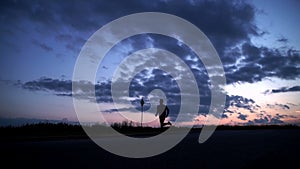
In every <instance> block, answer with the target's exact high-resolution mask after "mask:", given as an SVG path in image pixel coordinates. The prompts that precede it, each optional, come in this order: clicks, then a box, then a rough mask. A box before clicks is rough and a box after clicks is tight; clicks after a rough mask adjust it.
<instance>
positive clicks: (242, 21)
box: [0, 0, 300, 83]
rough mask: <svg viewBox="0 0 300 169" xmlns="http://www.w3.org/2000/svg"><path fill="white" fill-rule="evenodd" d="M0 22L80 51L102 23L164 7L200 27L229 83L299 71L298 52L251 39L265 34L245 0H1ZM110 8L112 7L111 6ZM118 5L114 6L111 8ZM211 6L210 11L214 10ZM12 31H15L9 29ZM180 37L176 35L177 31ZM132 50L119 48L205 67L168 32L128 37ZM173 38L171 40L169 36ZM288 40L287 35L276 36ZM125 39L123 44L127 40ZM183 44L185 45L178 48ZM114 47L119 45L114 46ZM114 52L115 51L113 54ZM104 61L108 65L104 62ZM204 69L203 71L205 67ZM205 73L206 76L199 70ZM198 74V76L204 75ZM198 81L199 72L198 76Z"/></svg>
mask: <svg viewBox="0 0 300 169" xmlns="http://www.w3.org/2000/svg"><path fill="white" fill-rule="evenodd" d="M0 6H1V10H0V14H1V16H2V17H1V20H0V23H2V24H1V25H3V26H4V28H3V31H1V32H0V35H3V34H6V33H5V32H7V31H4V30H11V31H12V32H17V31H19V30H18V29H16V28H18V27H24V25H22V24H24V22H28V23H30V25H31V27H33V29H31V27H30V29H31V30H36V31H37V32H38V33H40V35H41V36H42V37H43V38H42V39H43V40H44V39H46V37H49V38H53V37H54V39H55V40H57V41H58V42H59V43H63V45H64V46H65V48H66V49H68V50H70V51H73V52H76V53H78V52H79V50H80V49H81V47H82V45H83V44H84V42H85V41H86V39H87V38H88V37H89V36H90V35H91V34H92V33H94V32H95V31H96V30H98V29H99V28H100V27H101V26H103V25H104V24H106V23H108V22H110V21H112V20H114V19H117V18H119V17H121V16H124V15H128V14H132V13H137V12H147V11H154V12H164V13H170V14H174V15H177V16H179V17H182V18H184V19H186V20H188V21H189V22H191V23H192V24H194V25H195V26H197V27H198V28H200V29H201V30H202V31H203V32H204V33H205V34H206V35H207V36H208V38H209V39H210V40H211V42H212V44H213V45H214V46H215V48H216V50H217V52H218V53H219V55H220V59H221V61H222V63H223V65H224V69H225V73H226V78H227V83H237V82H249V83H255V82H257V81H261V80H262V79H263V78H266V77H278V78H282V79H296V78H298V77H299V75H300V70H299V68H298V65H299V64H300V59H299V56H300V55H299V52H298V51H296V50H294V49H292V48H290V47H288V46H286V50H282V51H279V50H278V49H272V48H268V47H264V46H260V47H258V46H255V45H254V44H253V43H251V40H250V39H251V38H252V37H253V36H263V35H264V31H263V30H260V29H259V28H258V27H257V25H256V23H255V19H256V18H255V16H256V12H257V9H256V8H255V7H254V6H253V5H251V4H250V3H248V2H246V1H206V0H203V1H201V0H199V1H193V3H192V2H191V1H173V0H171V1H151V2H148V1H135V0H133V1H128V2H124V1H122V0H117V1H104V0H100V1H96V0H95V1H90V2H89V3H85V2H82V1H72V3H70V2H68V1H66V2H65V1H64V2H61V1H55V0H54V1H47V2H35V3H31V2H30V1H11V2H1V4H0ZM112 9H113V10H112ZM113 11H118V12H113ZM212 11H213V12H212ZM12 34H14V33H12ZM179 38H180V37H179ZM130 39H131V41H127V42H126V43H130V44H132V46H133V49H132V50H129V51H128V48H122V45H121V46H119V47H120V49H119V50H121V51H120V52H121V53H122V51H126V52H123V53H127V54H128V53H130V52H134V51H137V50H139V49H142V48H145V47H149V46H154V47H158V48H165V49H168V50H170V51H172V52H174V53H175V54H177V55H181V58H182V59H183V60H184V61H185V62H186V63H188V65H189V66H191V68H192V71H193V72H194V73H195V74H198V73H199V72H200V73H204V72H203V71H202V69H203V68H204V67H203V64H202V63H201V62H200V61H199V60H197V59H194V58H196V57H195V55H194V54H193V53H192V52H191V51H190V50H189V48H188V47H185V46H182V45H181V43H179V42H178V41H175V43H169V42H170V38H166V37H163V36H158V35H148V36H141V37H134V38H130ZM173 41H174V40H173ZM279 41H281V42H285V41H287V39H285V38H281V39H279ZM33 43H35V45H37V46H39V47H41V48H42V49H43V50H46V51H56V48H54V47H50V46H49V45H47V44H46V43H45V42H44V41H43V42H38V41H35V42H33ZM126 43H124V45H125V44H126ZM178 48H183V50H182V49H181V50H178ZM116 50H117V49H116ZM116 55H117V54H116ZM105 66H107V65H105ZM204 74H205V73H204ZM203 77H204V76H203ZM203 77H201V78H202V79H201V80H205V79H204V78H203ZM197 80H199V81H200V77H198V78H197Z"/></svg>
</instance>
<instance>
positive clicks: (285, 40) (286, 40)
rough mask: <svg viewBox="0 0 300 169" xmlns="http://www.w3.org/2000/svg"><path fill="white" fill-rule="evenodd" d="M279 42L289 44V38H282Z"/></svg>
mask: <svg viewBox="0 0 300 169" xmlns="http://www.w3.org/2000/svg"><path fill="white" fill-rule="evenodd" d="M277 41H278V42H282V43H287V42H288V41H289V40H288V39H287V38H284V37H282V38H279V39H277Z"/></svg>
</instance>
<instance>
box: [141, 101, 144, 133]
mask: <svg viewBox="0 0 300 169" xmlns="http://www.w3.org/2000/svg"><path fill="white" fill-rule="evenodd" d="M144 103H145V102H144V99H143V98H142V100H141V107H142V115H141V127H143V112H144Z"/></svg>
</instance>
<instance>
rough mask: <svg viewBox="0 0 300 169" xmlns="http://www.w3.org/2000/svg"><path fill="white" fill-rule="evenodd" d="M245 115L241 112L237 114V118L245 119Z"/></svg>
mask: <svg viewBox="0 0 300 169" xmlns="http://www.w3.org/2000/svg"><path fill="white" fill-rule="evenodd" d="M247 117H248V116H247V115H244V114H242V113H239V115H238V117H237V118H238V119H241V120H247Z"/></svg>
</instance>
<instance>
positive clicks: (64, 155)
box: [0, 128, 300, 169]
mask: <svg viewBox="0 0 300 169" xmlns="http://www.w3.org/2000/svg"><path fill="white" fill-rule="evenodd" d="M74 132H75V131H74ZM199 132H200V131H199V130H194V131H192V132H190V134H189V135H188V136H187V137H186V138H185V139H184V140H183V141H182V142H180V143H179V144H178V145H177V146H175V147H174V148H173V149H171V150H169V151H167V152H166V153H163V154H161V155H158V156H155V157H150V158H144V159H130V158H124V157H120V156H116V155H114V154H111V153H109V152H107V151H105V150H103V149H102V148H100V147H98V146H97V145H96V144H95V143H93V142H92V141H91V140H90V139H88V138H86V137H85V136H82V137H79V136H72V137H56V138H53V137H50V138H49V139H47V138H46V137H44V138H43V139H34V138H30V139H25V140H22V139H19V138H18V139H11V140H9V139H6V140H5V139H4V140H3V138H4V137H2V141H1V145H0V149H1V163H2V166H3V165H8V167H7V168H16V167H22V168H31V167H38V168H122V169H125V168H128V169H129V168H130V169H132V168H142V169H147V168H186V169H193V168H230V169H233V168H300V167H299V166H300V165H299V160H300V155H299V154H300V130H299V129H297V128H295V129H293V128H290V129H288V128H283V129H250V128H246V129H245V128H237V129H235V130H232V129H228V128H227V129H226V128H225V129H219V130H217V131H216V132H215V133H214V134H213V136H212V137H211V138H210V139H209V140H208V141H206V142H205V143H203V144H199V143H198V137H199ZM75 133H76V132H75ZM2 134H3V133H2ZM6 134H7V133H6ZM6 138H8V136H7V137H6Z"/></svg>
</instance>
